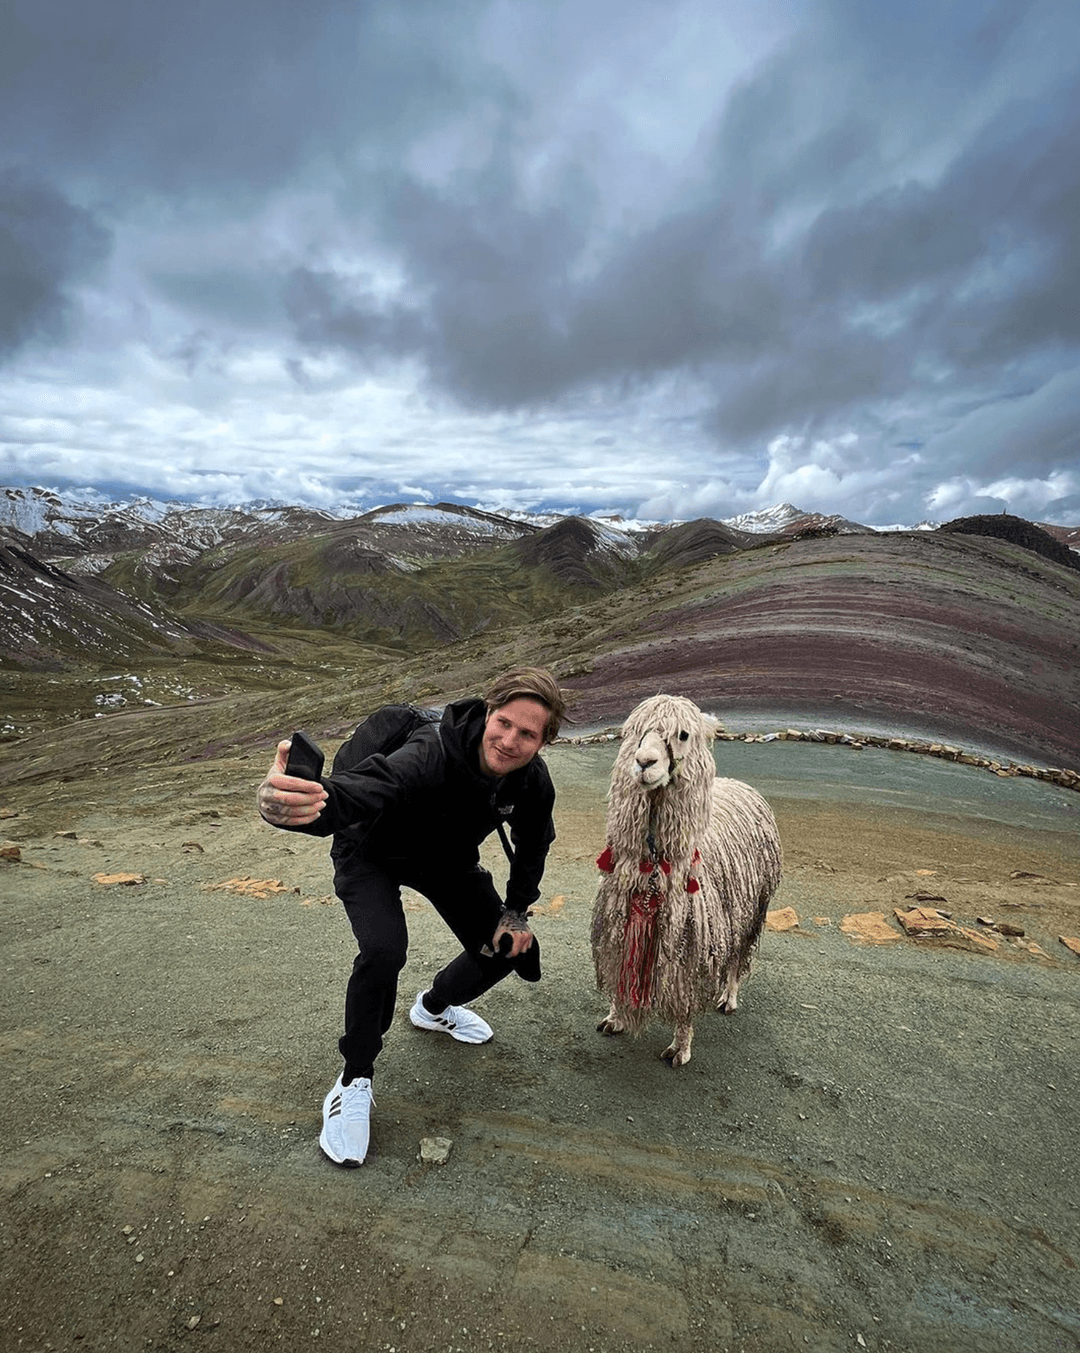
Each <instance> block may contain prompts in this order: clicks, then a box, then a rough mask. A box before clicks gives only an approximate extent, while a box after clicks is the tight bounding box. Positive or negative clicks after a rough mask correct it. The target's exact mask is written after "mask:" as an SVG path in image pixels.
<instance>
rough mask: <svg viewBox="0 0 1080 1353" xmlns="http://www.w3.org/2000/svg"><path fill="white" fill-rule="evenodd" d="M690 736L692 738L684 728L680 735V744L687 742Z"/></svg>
mask: <svg viewBox="0 0 1080 1353" xmlns="http://www.w3.org/2000/svg"><path fill="white" fill-rule="evenodd" d="M689 736H690V734H689V733H688V732H687V731H686V729H685V728H684V729H683V730H682V732H681V733H680V734H679V741H680V742H685V741H686V740H687V739H688V738H689Z"/></svg>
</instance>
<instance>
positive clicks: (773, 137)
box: [0, 0, 1080, 519]
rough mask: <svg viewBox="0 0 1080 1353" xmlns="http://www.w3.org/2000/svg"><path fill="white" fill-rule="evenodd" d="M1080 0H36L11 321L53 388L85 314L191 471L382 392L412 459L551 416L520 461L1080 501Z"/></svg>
mask: <svg viewBox="0 0 1080 1353" xmlns="http://www.w3.org/2000/svg"><path fill="white" fill-rule="evenodd" d="M1077 13H1078V12H1077V11H1076V10H1075V8H1073V7H1069V6H1067V5H1065V4H1063V3H1057V0H1023V2H1022V0H1006V2H1005V3H994V2H993V0H968V3H949V4H946V5H942V4H941V3H940V0H933V3H931V0H909V3H907V4H904V5H893V4H866V3H865V0H776V3H775V4H773V5H769V6H759V5H755V4H754V3H752V0H724V3H723V4H722V5H719V6H717V5H715V4H712V3H709V0H675V3H674V4H670V5H660V4H658V3H656V0H623V2H622V3H616V2H615V0H577V3H570V2H569V0H566V2H565V3H561V2H559V0H533V2H532V3H530V2H529V0H522V3H520V4H517V3H510V4H505V3H493V0H460V3H455V4H454V5H448V4H446V3H445V0H308V2H307V3H305V4H303V5H300V4H297V3H296V0H230V2H229V3H227V4H221V3H220V0H186V3H182V4H172V5H164V4H158V3H148V0H0V175H3V177H2V178H0V307H2V309H0V357H6V359H7V368H8V370H9V371H10V370H12V369H13V368H15V367H18V375H17V378H16V380H15V381H13V382H12V388H15V387H16V386H18V384H19V380H20V379H21V378H22V375H23V374H24V368H26V366H27V364H26V362H25V361H24V356H23V354H25V353H26V352H27V351H29V349H28V348H27V346H26V340H27V339H28V338H29V337H30V336H31V335H37V336H39V337H46V338H50V340H51V341H52V342H54V343H55V344H56V345H57V351H58V353H59V354H60V355H61V356H62V358H63V359H64V361H65V363H66V365H67V367H68V368H69V369H70V371H71V373H72V374H71V380H72V382H73V383H76V382H80V381H86V383H87V385H88V387H89V388H91V389H93V390H94V391H95V392H96V393H97V395H98V396H99V397H100V408H101V417H100V419H98V420H97V421H96V423H95V429H94V434H93V435H94V436H95V437H98V438H99V439H100V445H99V446H97V447H95V448H94V449H95V451H100V452H101V453H102V454H103V455H104V454H105V453H106V452H107V451H108V450H109V447H110V445H113V444H120V445H123V446H124V447H125V448H127V447H128V446H133V445H134V444H135V442H136V441H141V438H142V437H143V436H144V435H146V433H145V429H147V428H150V429H152V431H153V435H155V436H157V437H158V438H159V439H160V442H159V444H160V445H163V446H167V447H169V448H171V447H172V446H173V445H174V444H175V442H176V439H177V438H180V439H181V440H182V441H183V440H185V439H186V441H185V444H188V445H190V448H191V449H190V459H191V462H192V464H193V465H195V466H196V468H195V469H192V470H191V481H192V482H197V478H198V475H199V474H200V473H202V469H201V467H202V466H203V465H207V464H210V463H211V462H212V463H213V464H214V467H215V470H217V469H220V470H221V473H222V475H226V476H227V475H228V474H231V473H234V474H235V475H237V476H241V477H242V476H243V475H245V474H247V473H248V467H247V465H246V464H245V465H244V466H241V467H240V468H239V469H236V470H235V471H234V470H233V469H231V467H229V466H227V465H225V464H224V463H223V458H222V454H221V452H220V451H219V448H220V447H222V446H224V445H225V444H226V442H227V441H228V439H229V438H232V437H235V438H236V445H237V446H241V445H244V446H257V447H258V448H259V452H258V454H259V456H260V457H262V458H263V459H264V460H265V462H266V467H267V468H266V471H265V474H266V479H267V483H268V484H269V485H273V484H274V483H276V482H277V481H276V480H275V479H274V476H275V475H276V474H278V469H277V468H276V463H277V458H280V460H281V463H282V464H283V465H284V466H285V467H286V469H284V470H282V471H281V472H280V473H281V474H282V475H284V476H285V477H286V478H287V477H288V473H289V471H290V470H291V468H292V466H293V465H294V463H295V459H296V457H297V455H300V454H304V455H308V454H309V455H310V456H311V466H310V482H311V484H313V485H314V484H316V483H317V481H319V477H320V475H324V474H325V473H326V471H325V470H324V469H323V468H322V462H321V461H319V456H325V457H326V459H327V461H328V462H329V463H331V464H337V463H338V460H339V459H340V457H339V456H336V455H335V448H336V447H337V446H338V445H339V444H340V445H345V446H347V447H349V448H353V447H356V446H357V445H360V444H361V443H360V441H359V434H358V433H357V428H358V427H361V428H363V430H364V441H363V443H362V445H363V447H364V450H363V456H364V458H365V459H364V463H365V465H366V464H369V463H374V462H375V461H378V462H379V464H380V466H381V467H382V468H381V469H380V470H379V474H380V475H381V478H380V480H379V482H389V478H391V477H392V475H393V474H396V473H398V472H399V471H398V468H397V458H398V456H399V454H400V456H401V457H402V466H403V468H401V470H400V474H401V475H402V476H403V479H402V482H403V483H411V484H420V485H422V484H423V483H425V482H426V480H425V475H426V474H429V473H430V475H432V476H433V475H435V474H438V475H440V476H443V475H444V471H443V469H442V468H441V466H442V463H443V462H444V461H445V460H446V459H447V458H448V456H450V455H455V456H458V457H459V460H458V462H457V463H458V464H459V465H462V466H468V465H470V464H471V463H472V461H471V459H470V456H471V454H472V452H471V448H472V446H473V444H474V441H475V438H476V437H477V435H478V430H480V429H482V430H483V433H484V435H486V436H487V437H489V438H490V441H489V442H487V443H485V444H486V445H489V446H491V447H492V448H493V451H492V460H493V461H494V462H497V463H500V464H502V463H508V460H509V457H507V456H503V454H502V451H503V447H502V442H501V439H502V438H504V437H506V438H513V437H518V438H520V439H521V440H520V442H519V443H518V446H519V447H521V446H526V444H527V436H526V433H525V431H524V430H525V429H526V427H527V425H528V424H530V423H533V422H540V423H544V422H547V421H549V420H550V427H549V428H547V429H546V430H545V431H544V432H543V433H542V434H537V436H538V441H537V443H536V444H535V445H533V444H528V449H527V450H526V451H523V452H522V453H521V460H522V462H523V463H524V462H528V465H527V470H526V471H522V473H521V475H520V477H519V478H517V479H509V480H508V481H507V483H508V486H509V489H510V490H512V491H514V492H516V491H518V490H519V489H520V490H521V492H522V493H524V492H526V488H525V487H522V486H523V485H526V481H527V480H528V475H529V474H533V475H535V476H537V478H536V479H535V480H528V483H532V482H540V481H541V479H542V480H543V483H544V484H545V485H547V484H549V483H550V482H552V481H557V482H558V483H559V484H560V486H561V487H560V492H565V494H566V495H567V498H568V500H569V499H573V500H575V501H576V500H577V499H576V495H577V490H576V488H575V487H574V485H575V484H576V483H577V482H578V481H579V480H580V481H581V482H582V483H585V484H587V485H588V492H590V493H594V494H595V495H597V496H598V505H599V495H603V494H605V493H606V492H608V491H609V489H608V486H611V485H615V484H618V485H620V486H621V485H623V484H628V483H630V482H633V483H635V484H636V485H638V488H637V489H636V490H635V492H636V493H637V501H638V502H639V503H640V502H643V501H645V498H646V497H647V496H649V495H650V494H652V492H653V489H652V486H651V483H650V481H651V480H652V479H653V478H661V477H662V476H658V475H656V474H655V469H654V467H655V464H656V460H657V457H656V456H654V455H653V453H652V447H653V445H654V444H655V445H656V446H657V447H659V448H660V450H659V452H658V456H659V457H661V458H662V457H663V456H664V455H667V456H668V458H669V459H671V460H674V459H681V460H686V461H689V460H690V459H691V457H692V458H693V462H694V464H693V470H692V472H691V470H689V469H688V470H687V471H686V483H683V482H682V481H681V480H680V479H679V478H678V476H680V475H682V473H683V472H682V471H681V470H678V471H675V470H672V471H670V472H669V473H670V475H671V479H670V480H669V481H666V482H665V483H664V484H661V485H658V486H657V487H656V501H657V502H658V503H661V504H662V509H661V508H658V509H657V510H658V511H659V510H663V511H666V512H670V513H672V514H675V513H679V512H681V511H682V510H683V508H684V507H686V506H687V505H690V506H692V507H693V509H694V510H695V511H698V512H700V511H716V510H717V509H718V508H719V507H722V506H729V507H734V506H736V504H734V503H732V502H731V501H730V500H731V499H732V498H733V497H735V496H737V497H739V498H740V500H745V499H748V498H749V496H750V495H751V494H752V493H753V492H760V493H763V494H765V493H774V492H775V493H777V494H793V495H794V494H801V493H807V494H810V493H817V494H819V495H821V496H822V497H824V496H825V495H827V494H837V493H843V492H856V493H859V494H861V495H862V501H863V502H864V503H866V502H872V505H873V506H874V509H875V511H876V510H879V509H880V511H881V512H882V513H888V514H889V515H891V514H892V512H893V511H894V506H893V504H895V503H897V502H902V504H903V510H904V511H905V512H908V511H910V512H911V513H912V514H913V517H914V518H915V519H917V517H918V516H919V515H923V513H922V507H923V504H924V502H925V501H929V499H930V496H931V494H932V493H935V492H937V493H939V499H940V501H941V502H942V503H946V504H948V505H950V506H952V505H954V504H957V503H960V502H962V501H975V500H979V501H982V500H983V499H988V500H992V501H996V499H995V495H996V494H997V493H998V492H999V491H1000V492H1001V493H1002V494H1003V495H1005V496H1006V497H1007V496H1008V494H1009V493H1014V496H1015V500H1016V501H1031V502H1036V501H1050V500H1051V497H1052V495H1053V494H1054V493H1059V495H1060V497H1059V499H1057V500H1055V501H1066V500H1068V495H1069V494H1070V493H1072V492H1073V491H1074V489H1073V480H1075V479H1076V477H1077V474H1076V470H1075V465H1076V458H1077V450H1076V445H1075V435H1074V434H1072V433H1070V428H1071V427H1072V426H1074V424H1073V422H1072V421H1071V420H1072V419H1073V413H1074V409H1075V394H1074V387H1075V381H1073V382H1070V380H1068V379H1066V377H1067V376H1068V374H1069V372H1070V371H1071V370H1073V369H1075V368H1076V366H1077V348H1078V347H1080V243H1078V231H1077V227H1076V224H1075V223H1076V221H1077V220H1078V219H1080V155H1078V154H1077V153H1076V149H1075V147H1076V145H1077V140H1078V135H1080V111H1078V110H1080V82H1078V79H1077V74H1076V71H1077V56H1076V51H1077V46H1076V40H1077V36H1078V34H1077V25H1078V21H1077V17H1076V16H1077ZM31 172H32V174H33V177H28V175H30V174H31ZM98 222H107V223H108V227H109V230H110V232H111V233H110V236H109V237H106V236H105V235H104V234H103V232H102V229H101V226H100V225H98V224H96V223H98ZM110 241H111V243H112V248H113V253H112V257H111V264H110V269H109V271H108V274H105V272H104V270H101V272H100V273H99V274H94V273H93V267H92V265H93V263H94V261H95V260H96V259H99V258H101V257H102V256H103V252H104V250H105V249H106V247H107V245H108V244H109V243H110ZM95 288H96V290H95ZM76 291H78V299H79V301H80V302H81V303H82V304H83V307H84V311H85V312H86V313H87V314H88V315H90V316H91V319H92V322H93V323H94V324H96V325H97V328H96V329H94V330H93V332H90V331H89V330H87V331H86V332H87V333H88V335H89V336H87V337H85V338H84V347H83V348H82V349H80V348H79V345H78V344H77V343H75V342H74V341H72V339H71V338H70V336H67V337H65V334H64V324H63V319H64V315H65V313H67V312H68V310H69V309H70V306H71V304H72V302H73V298H75V296H76ZM35 351H36V349H35ZM80 362H82V365H80ZM395 368H396V369H395ZM34 379H36V376H35V373H32V372H31V373H30V380H31V382H33V380H34ZM47 385H48V381H47V380H45V379H44V378H42V383H41V386H40V387H35V388H40V389H41V390H42V391H45V389H46V386H47ZM114 396H115V404H113V403H111V401H112V399H113V397H114ZM49 397H50V396H49V394H48V393H42V394H41V395H40V405H42V406H47V404H48V399H49ZM35 398H38V396H37V395H35V396H33V397H32V398H31V397H28V396H26V395H25V394H24V393H23V391H22V390H21V389H18V390H16V394H15V395H14V396H13V398H12V400H11V402H10V404H3V402H2V401H0V421H2V420H3V419H4V418H5V417H6V418H7V428H8V429H9V430H7V431H5V429H4V428H3V427H0V435H6V436H8V437H9V438H11V439H12V440H17V439H19V438H21V437H23V436H24V435H26V426H25V424H30V425H32V426H34V427H36V426H37V424H38V422H40V419H35V413H36V409H35V408H34V407H30V406H27V407H26V408H25V410H24V408H23V405H22V403H21V401H24V400H27V399H29V404H30V405H32V404H33V399H35ZM110 409H112V410H114V413H113V414H110V412H108V410H110ZM431 410H437V412H438V416H439V418H440V419H442V420H444V421H442V422H440V423H439V426H438V427H437V428H436V427H435V426H434V423H433V420H432V416H431V412H430V411H431ZM538 412H539V413H542V414H543V418H541V419H533V418H532V415H534V414H536V413H538ZM52 426H53V432H52V433H51V434H49V435H54V436H56V437H57V438H58V439H62V440H60V441H58V445H59V449H58V450H56V451H55V455H56V457H57V460H58V461H60V460H62V458H63V457H64V456H65V455H67V454H69V450H70V449H71V448H74V449H75V452H76V453H80V450H81V448H83V447H84V446H85V441H86V438H87V437H88V436H89V434H88V433H87V432H86V430H85V427H84V426H83V425H82V424H80V423H79V422H78V420H72V422H71V424H70V426H69V427H65V428H64V429H62V430H56V429H57V425H55V424H54V425H52ZM133 429H138V432H135V431H133ZM508 429H509V431H508ZM35 435H46V434H44V433H40V434H35ZM541 436H542V440H539V438H540V437H541ZM110 439H113V440H112V441H110ZM537 445H542V446H543V452H542V453H538V452H537V450H536V449H535V447H536V446H537ZM583 446H588V447H589V448H590V449H589V450H587V451H585V450H582V449H581V448H582V447H583ZM207 447H210V448H211V449H210V450H207ZM386 447H392V448H394V450H393V453H392V455H390V456H389V458H387V457H386V456H384V448H386ZM603 447H609V448H610V450H609V451H607V452H606V453H602V452H600V451H598V450H597V449H596V448H603ZM629 447H633V448H634V450H633V453H630V452H629V451H628V448H629ZM321 448H325V449H321ZM397 448H414V449H410V450H408V451H407V452H406V451H401V452H400V453H399V452H398V450H397ZM448 448H452V450H451V449H448ZM672 448H674V451H672ZM687 448H691V449H690V450H688V449H687ZM913 448H919V449H920V450H921V449H923V448H928V449H927V450H926V454H925V457H923V459H921V460H920V459H919V457H918V455H916V454H915V452H914V450H913ZM140 453H141V452H140ZM118 454H121V455H122V454H126V450H125V452H122V453H118ZM357 454H359V453H357ZM238 455H239V453H238ZM406 455H408V456H412V457H413V458H412V459H409V460H407V461H406V460H405V459H404V458H405V457H406ZM171 457H172V452H171V449H170V451H169V452H168V454H167V455H166V457H165V459H170V461H171ZM425 457H429V458H430V459H429V460H425V459H424V458H425ZM224 459H227V456H225V457H224ZM406 463H407V465H408V468H407V469H406V468H404V465H405V464H406ZM631 465H632V466H633V468H632V469H629V468H628V466H631ZM877 465H880V466H881V467H884V469H889V467H892V469H891V470H890V473H891V478H888V479H887V481H885V482H884V486H883V487H880V489H879V488H878V487H874V488H868V487H865V486H868V485H871V482H872V481H873V479H874V470H875V468H876V466H877ZM1017 466H1021V467H1022V473H1023V474H1024V475H1027V476H1028V479H1029V480H1033V479H1040V480H1042V481H1045V482H1043V483H1041V484H1036V485H1035V486H1034V487H1033V488H1032V487H1028V488H1023V487H1021V488H1017V489H1015V490H1014V489H1012V488H1010V487H1009V486H1008V484H1006V482H1005V481H1006V479H1009V478H1010V477H1013V478H1016V477H1017V476H1020V475H1021V471H1020V470H1018V469H1017ZM388 467H392V468H388ZM432 467H434V468H432ZM639 467H640V468H639ZM459 472H460V473H465V471H455V473H459ZM1066 472H1067V473H1066ZM110 473H112V471H111V470H110ZM373 473H374V472H373ZM445 473H446V474H449V473H450V472H449V471H446V472H445ZM470 473H471V472H470ZM692 475H696V476H697V478H696V479H695V480H693V482H692V483H691V479H692ZM1055 475H1057V476H1058V478H1055V477H1054V476H1055ZM1062 475H1064V477H1062ZM404 476H408V477H407V478H405V477H404ZM859 476H861V477H862V478H861V480H859V483H860V485H862V487H856V488H855V489H852V488H851V485H852V482H853V480H855V479H857V478H858V477H859ZM1059 480H1060V484H1059ZM440 482H442V481H441V479H440ZM1010 482H1011V480H1010ZM187 484H188V480H184V481H183V486H184V488H185V490H186V488H187ZM1003 485H1004V487H1002V486H1003ZM219 491H220V492H225V491H226V489H225V488H221V489H220V490H219ZM258 491H259V492H265V493H270V492H271V491H272V487H266V486H263V485H260V487H259V489H258ZM330 491H331V490H330V489H327V492H330ZM484 491H485V492H486V491H487V490H486V489H485V490H484ZM312 492H316V490H315V489H312ZM478 492H479V490H478ZM626 492H627V493H629V492H630V490H629V489H627V490H626ZM620 493H622V489H621V488H620ZM1025 493H1026V494H1029V495H1035V496H1034V497H1030V496H1029V498H1028V499H1022V495H1023V494H1025ZM1040 494H1041V497H1039V495H1040ZM868 495H872V496H869V497H868ZM889 495H891V497H890V496H889ZM626 501H627V502H630V501H632V500H631V499H629V498H628V499H627V500H626ZM1010 501H1012V500H1011V499H1010ZM746 505H747V503H746V502H745V501H740V502H739V503H738V506H746ZM822 505H823V506H831V507H837V506H842V505H841V504H837V503H833V504H826V503H823V504H822ZM895 510H896V511H900V510H901V509H900V507H896V508H895ZM957 510H959V509H957ZM859 513H860V509H859V508H858V507H857V506H852V507H851V508H850V515H855V516H858V515H859ZM953 515H955V512H954V513H953Z"/></svg>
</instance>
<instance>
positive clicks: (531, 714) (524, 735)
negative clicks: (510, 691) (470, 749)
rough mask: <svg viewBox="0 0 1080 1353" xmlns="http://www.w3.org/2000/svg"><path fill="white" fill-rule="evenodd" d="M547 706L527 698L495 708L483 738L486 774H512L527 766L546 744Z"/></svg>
mask: <svg viewBox="0 0 1080 1353" xmlns="http://www.w3.org/2000/svg"><path fill="white" fill-rule="evenodd" d="M547 717H548V712H547V707H546V706H545V705H542V704H541V703H540V701H539V700H531V699H530V698H529V697H528V696H527V695H518V696H515V697H514V699H513V700H509V701H507V703H506V704H505V705H503V706H501V707H500V708H499V709H493V710H492V711H491V713H490V714H489V715H488V716H487V722H486V723H485V724H484V736H483V737H482V738H481V739H480V770H481V771H482V772H483V774H484V775H494V776H499V775H509V774H510V772H511V771H513V770H520V769H521V767H522V766H527V765H528V764H529V762H530V761H531V760H532V759H533V757H534V756H535V755H536V753H537V752H538V751H539V750H540V748H541V747H542V746H543V745H544V728H545V726H546V724H547Z"/></svg>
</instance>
